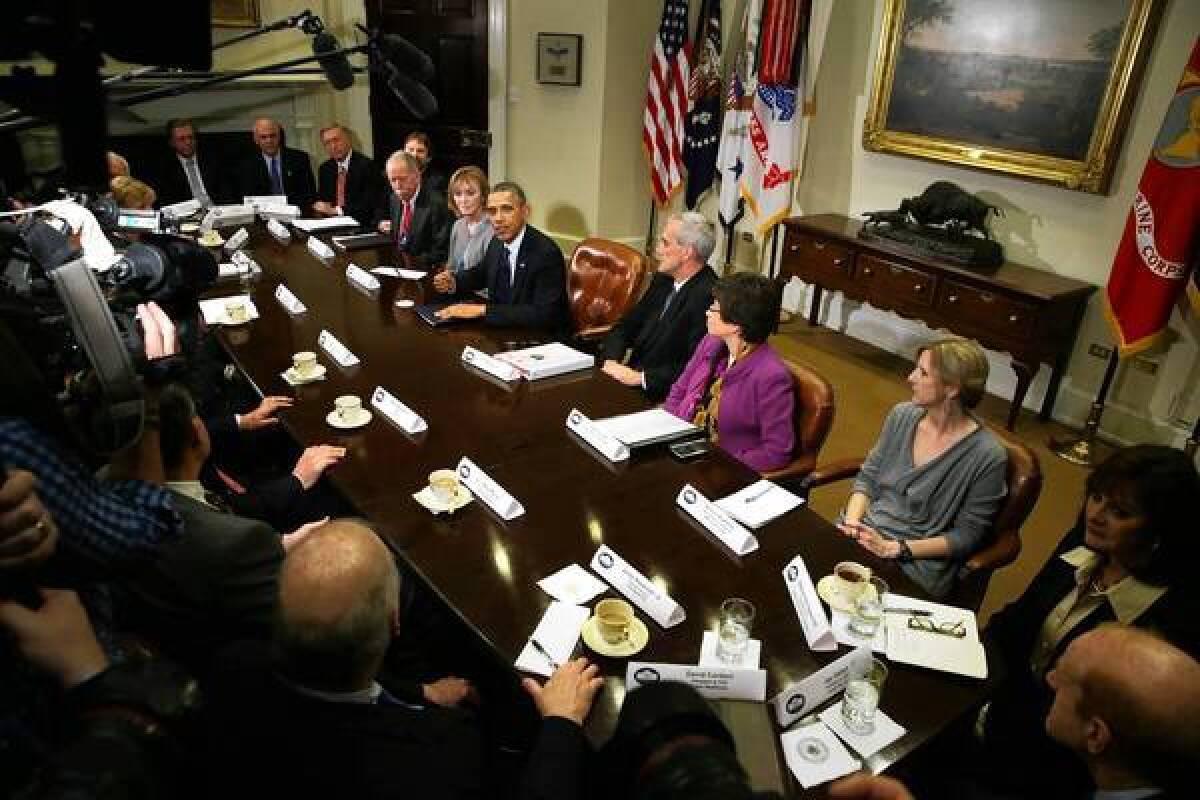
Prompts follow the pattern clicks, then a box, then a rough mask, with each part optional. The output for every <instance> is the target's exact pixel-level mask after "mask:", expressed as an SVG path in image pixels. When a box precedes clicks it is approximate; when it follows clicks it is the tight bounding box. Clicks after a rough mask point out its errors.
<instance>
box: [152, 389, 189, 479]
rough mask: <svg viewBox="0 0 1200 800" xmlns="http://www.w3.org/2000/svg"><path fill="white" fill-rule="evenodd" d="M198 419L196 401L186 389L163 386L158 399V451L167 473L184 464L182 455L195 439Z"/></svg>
mask: <svg viewBox="0 0 1200 800" xmlns="http://www.w3.org/2000/svg"><path fill="white" fill-rule="evenodd" d="M195 416H196V402H195V401H194V400H193V399H192V393H191V392H189V391H188V389H187V387H186V386H184V385H183V384H180V383H170V384H167V385H166V386H164V387H163V390H162V392H161V393H160V394H159V396H158V420H159V428H158V448H159V450H160V451H161V452H162V462H163V469H165V470H166V471H167V472H173V471H175V470H177V469H179V467H180V466H182V465H183V455H184V453H186V452H187V449H188V448H189V447H191V445H192V441H193V439H194V436H195V435H194V432H193V429H192V419H193V418H194V417H195Z"/></svg>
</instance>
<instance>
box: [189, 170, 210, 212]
mask: <svg viewBox="0 0 1200 800" xmlns="http://www.w3.org/2000/svg"><path fill="white" fill-rule="evenodd" d="M183 171H184V173H185V174H186V175H187V182H188V188H189V189H190V190H191V192H192V197H193V198H195V199H196V200H198V201H200V205H202V206H204V207H205V208H207V207H209V206H211V205H212V200H211V199H210V198H209V196H208V192H207V191H206V190H205V189H204V179H203V178H201V177H200V170H199V169H198V168H197V167H196V159H195V158H185V159H184V160H183Z"/></svg>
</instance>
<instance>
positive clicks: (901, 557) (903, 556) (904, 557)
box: [896, 539, 913, 564]
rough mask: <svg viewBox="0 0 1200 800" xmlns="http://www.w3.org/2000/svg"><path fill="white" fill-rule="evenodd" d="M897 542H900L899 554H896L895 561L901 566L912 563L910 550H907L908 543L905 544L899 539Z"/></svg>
mask: <svg viewBox="0 0 1200 800" xmlns="http://www.w3.org/2000/svg"><path fill="white" fill-rule="evenodd" d="M899 542H900V552H899V553H896V560H897V561H899V562H900V563H902V564H903V563H906V562H909V561H912V560H913V554H912V550H911V549H909V546H908V542H906V541H905V540H903V539H900V540H899Z"/></svg>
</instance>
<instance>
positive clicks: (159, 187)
mask: <svg viewBox="0 0 1200 800" xmlns="http://www.w3.org/2000/svg"><path fill="white" fill-rule="evenodd" d="M196 160H197V164H198V165H199V166H200V180H202V181H203V182H204V188H205V190H206V191H207V192H208V197H209V199H210V200H212V202H213V203H214V204H215V205H224V204H226V203H232V202H234V197H233V192H232V191H231V187H230V185H229V178H228V176H227V175H226V173H225V170H224V169H222V168H221V165H220V164H218V163H217V162H216V160H215V159H212V158H206V157H204V156H203V155H200V154H199V153H197V159H196ZM151 180H152V181H153V184H152V185H153V187H154V193H155V194H156V195H157V197H158V205H159V206H160V207H161V206H169V205H172V204H174V203H182V202H184V201H185V200H191V199H192V187H191V185H190V184H189V183H188V179H187V173H186V172H184V171H183V164H182V163H181V162H180V161H179V157H178V156H177V155H175V151H173V150H172V151H171V152H169V153H168V154H167V155H165V156H164V157H163V158H162V159H161V160H160V161H159V163H158V166H157V169H156V171H155V174H154V175H153V176H152V177H151ZM237 200H238V201H240V200H241V198H240V197H239V198H237Z"/></svg>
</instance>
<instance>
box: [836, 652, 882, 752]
mask: <svg viewBox="0 0 1200 800" xmlns="http://www.w3.org/2000/svg"><path fill="white" fill-rule="evenodd" d="M887 672H888V671H887V667H886V666H884V663H883V662H882V661H880V660H879V659H878V658H872V659H871V660H870V661H869V662H858V663H856V664H854V665H852V666H851V668H850V680H849V681H848V682H847V683H846V693H845V694H844V695H842V722H844V723H846V727H847V728H849V729H850V732H851V733H856V734H858V735H860V736H866V735H868V734H870V733H871V732H872V731H874V730H875V709H877V708H878V707H879V697H880V695H881V694H883V682H884V681H885V680H887Z"/></svg>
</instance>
